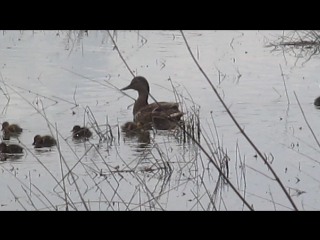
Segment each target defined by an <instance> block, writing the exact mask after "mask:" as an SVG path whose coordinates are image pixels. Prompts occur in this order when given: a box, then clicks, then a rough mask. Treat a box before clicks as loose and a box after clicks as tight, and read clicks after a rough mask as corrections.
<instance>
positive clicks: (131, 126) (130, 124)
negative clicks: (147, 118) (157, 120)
mask: <svg viewBox="0 0 320 240" xmlns="http://www.w3.org/2000/svg"><path fill="white" fill-rule="evenodd" d="M139 125H140V124H139V123H135V122H126V123H125V124H123V125H122V126H121V130H122V131H123V132H128V131H134V130H137V129H139Z"/></svg>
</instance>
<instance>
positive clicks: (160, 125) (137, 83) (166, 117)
mask: <svg viewBox="0 0 320 240" xmlns="http://www.w3.org/2000/svg"><path fill="white" fill-rule="evenodd" d="M127 89H133V90H136V91H138V94H139V96H138V99H137V100H136V101H135V103H134V106H133V119H134V121H135V122H137V123H140V124H142V125H145V124H150V123H154V124H155V126H156V128H157V129H160V130H167V129H171V128H174V127H175V125H176V122H178V121H180V119H181V116H182V115H183V112H181V111H180V110H179V103H175V102H154V103H151V104H148V97H149V92H150V87H149V83H148V81H147V79H145V78H144V77H142V76H137V77H134V78H133V79H132V81H131V83H130V84H129V85H128V86H127V87H124V88H122V89H121V90H122V91H123V90H127Z"/></svg>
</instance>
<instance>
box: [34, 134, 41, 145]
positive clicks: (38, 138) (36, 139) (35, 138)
mask: <svg viewBox="0 0 320 240" xmlns="http://www.w3.org/2000/svg"><path fill="white" fill-rule="evenodd" d="M40 140H41V136H40V135H35V136H34V139H33V143H32V145H35V144H36V143H37V142H38V141H40Z"/></svg>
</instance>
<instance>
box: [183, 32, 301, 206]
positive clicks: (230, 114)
mask: <svg viewBox="0 0 320 240" xmlns="http://www.w3.org/2000/svg"><path fill="white" fill-rule="evenodd" d="M180 32H181V35H182V37H183V40H184V42H185V44H186V47H187V49H188V51H189V53H190V55H191V57H192V59H193V61H194V62H195V64H196V65H197V67H198V68H199V70H200V72H201V73H202V74H203V76H204V77H205V78H206V80H207V82H208V83H209V85H210V86H211V88H212V90H213V91H214V93H215V94H216V95H217V97H218V99H219V101H220V102H221V103H222V105H223V107H224V108H225V110H226V111H227V113H228V115H229V116H230V118H231V119H232V121H233V122H234V123H235V125H236V126H237V128H238V129H239V131H240V132H241V134H242V135H243V136H244V137H245V139H246V140H247V141H248V142H249V144H250V145H251V146H252V147H253V149H254V150H255V151H256V152H257V154H258V155H259V156H260V157H261V159H262V160H263V162H264V163H265V164H266V165H267V167H268V169H269V170H270V171H271V173H272V174H273V176H274V177H275V179H276V181H277V182H278V183H279V185H280V187H281V188H282V190H283V192H284V193H285V195H286V196H287V198H288V200H289V201H290V203H291V205H292V207H293V208H294V209H295V210H296V211H297V210H298V208H297V206H296V205H295V203H294V202H293V200H292V198H291V196H290V195H289V193H288V191H287V190H286V188H285V187H284V185H283V183H282V182H281V180H280V178H279V177H278V175H277V174H276V172H275V171H274V170H273V168H272V167H271V165H270V164H269V162H268V161H267V159H266V157H265V156H264V155H263V154H262V153H261V152H260V150H259V149H258V148H257V146H256V145H255V144H254V143H253V142H252V141H251V139H250V138H249V136H248V135H247V134H246V133H245V131H244V130H243V129H242V128H241V126H240V125H239V123H238V122H237V120H236V119H235V118H234V116H233V115H232V113H231V112H230V110H229V108H228V107H227V105H226V104H225V102H224V101H223V99H222V98H221V97H220V95H219V93H218V91H217V89H216V88H215V87H214V86H213V84H212V82H211V80H210V79H209V77H208V76H207V74H206V73H205V72H204V71H203V69H202V68H201V66H200V65H199V63H198V61H197V60H196V58H195V57H194V55H193V53H192V51H191V49H190V46H189V44H188V41H187V39H186V37H185V35H184V33H183V31H182V30H180ZM226 180H227V179H226ZM231 187H232V189H234V190H236V189H235V188H234V186H233V185H231ZM235 192H236V193H237V195H238V196H239V197H241V199H243V198H242V196H241V195H240V194H239V193H238V191H235ZM250 209H251V208H250Z"/></svg>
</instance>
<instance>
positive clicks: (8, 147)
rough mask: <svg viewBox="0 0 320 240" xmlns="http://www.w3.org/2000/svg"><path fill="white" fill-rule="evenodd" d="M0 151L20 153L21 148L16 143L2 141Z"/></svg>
mask: <svg viewBox="0 0 320 240" xmlns="http://www.w3.org/2000/svg"><path fill="white" fill-rule="evenodd" d="M0 152H1V153H22V152H23V148H22V147H20V146H19V145H17V144H9V145H7V144H5V143H4V142H2V143H0Z"/></svg>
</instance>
